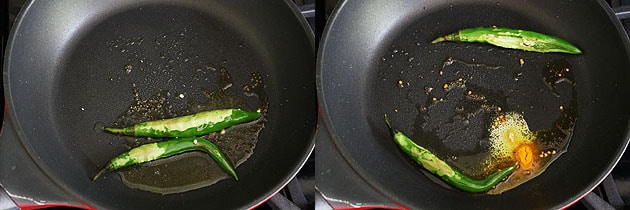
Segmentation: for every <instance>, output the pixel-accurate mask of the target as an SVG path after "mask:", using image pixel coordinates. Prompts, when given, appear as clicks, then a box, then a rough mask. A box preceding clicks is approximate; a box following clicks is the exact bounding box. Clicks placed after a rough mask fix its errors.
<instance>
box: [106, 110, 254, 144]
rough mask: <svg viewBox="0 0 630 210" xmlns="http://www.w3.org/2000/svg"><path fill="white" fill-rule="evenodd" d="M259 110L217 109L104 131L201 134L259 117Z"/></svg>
mask: <svg viewBox="0 0 630 210" xmlns="http://www.w3.org/2000/svg"><path fill="white" fill-rule="evenodd" d="M260 116H261V114H260V113H259V112H250V111H245V110H242V109H219V110H211V111H205V112H199V113H195V114H191V115H186V116H181V117H175V118H170V119H162V120H156V121H149V122H143V123H139V124H135V125H132V126H129V127H126V128H105V130H106V131H108V132H111V133H115V134H123V135H129V136H143V137H155V138H162V137H193V136H201V135H205V134H208V133H212V132H215V131H220V130H221V129H224V128H227V127H230V126H233V125H235V124H238V123H243V122H249V121H253V120H256V119H258V118H260Z"/></svg>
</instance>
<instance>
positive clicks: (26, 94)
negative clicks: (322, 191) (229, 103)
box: [4, 0, 317, 209]
mask: <svg viewBox="0 0 630 210" xmlns="http://www.w3.org/2000/svg"><path fill="white" fill-rule="evenodd" d="M6 54H7V56H6V58H5V59H6V60H5V70H4V82H5V95H6V97H7V105H8V113H9V115H10V118H11V120H12V121H13V123H14V124H15V127H16V130H17V133H18V134H19V138H20V140H21V142H22V144H23V146H24V147H25V148H26V150H27V151H28V153H29V154H30V156H31V157H32V159H33V160H34V161H35V162H36V163H37V164H38V166H39V167H40V168H41V169H42V171H43V172H44V173H45V174H46V175H47V176H48V177H50V179H51V180H54V182H56V183H57V184H58V185H59V186H60V187H61V188H63V189H64V190H66V191H67V192H68V193H69V194H70V195H72V196H74V198H69V199H76V200H80V201H82V202H85V203H86V204H87V205H89V206H92V207H96V208H98V209H197V208H203V209H207V208H216V209H244V208H251V207H254V206H256V205H257V204H259V203H261V202H263V201H265V199H267V198H268V197H270V196H271V195H273V194H274V193H275V192H277V191H278V190H279V189H281V188H282V187H283V186H284V185H285V184H286V183H287V182H288V181H289V180H290V179H291V178H292V177H293V176H294V175H295V174H296V173H297V171H298V170H299V168H300V167H301V166H302V165H303V164H304V162H305V161H306V159H307V157H308V156H309V154H310V153H311V151H312V149H313V147H314V142H313V141H312V135H313V133H314V130H315V125H316V121H317V108H316V104H317V103H316V97H315V95H316V94H315V92H316V91H315V80H314V75H315V67H314V66H315V65H314V62H315V50H314V38H313V34H312V32H311V31H310V29H309V28H308V25H307V24H306V22H305V21H304V20H303V19H302V17H301V15H300V14H299V12H298V11H297V9H296V8H295V7H294V6H291V2H290V1H273V2H266V1H265V2H263V1H261V2H253V1H196V0H187V1H169V0H158V1H31V2H29V3H28V4H27V5H26V6H25V7H24V9H23V11H22V13H21V14H20V16H19V18H18V21H17V22H16V24H15V26H14V28H13V31H12V34H11V37H10V39H9V45H8V47H7V53H6ZM221 68H224V69H225V70H226V71H227V72H229V73H230V76H231V80H232V86H231V87H229V88H227V89H226V94H231V95H237V96H240V97H242V98H245V99H246V100H247V104H248V105H249V107H250V108H253V109H255V108H256V107H257V106H258V103H257V100H256V97H247V96H244V95H243V88H244V86H245V85H247V84H250V83H251V81H250V80H251V78H252V74H259V75H261V79H262V81H263V82H262V84H264V92H265V93H266V96H267V97H268V101H269V109H268V115H267V117H266V120H267V122H266V124H265V128H264V129H263V130H262V131H261V133H260V136H259V140H258V143H257V145H256V147H255V149H254V152H253V155H252V156H251V157H249V159H247V161H245V162H244V163H243V164H242V165H240V166H239V167H237V168H236V171H237V173H238V175H239V178H240V179H239V181H234V180H232V179H225V180H221V181H219V182H218V183H216V184H214V185H212V186H209V187H204V188H201V189H197V190H193V191H189V192H184V193H175V194H167V195H161V194H156V193H150V192H146V191H141V190H135V189H131V188H129V187H127V186H125V185H123V184H122V183H121V180H120V179H119V178H118V176H117V175H116V174H115V173H112V174H107V175H106V176H105V177H103V178H101V179H99V180H97V181H96V182H92V181H91V177H92V176H94V175H95V173H96V172H97V171H98V170H100V167H102V166H103V164H105V163H106V162H107V161H109V159H111V158H112V157H114V156H116V155H118V154H120V153H122V152H124V151H126V150H128V149H129V145H126V144H124V143H123V142H120V141H121V138H120V137H117V136H115V135H111V134H107V133H105V132H103V131H101V130H99V129H95V127H99V126H98V125H99V124H100V125H111V123H113V122H115V121H116V120H117V119H118V117H119V116H121V115H122V114H124V113H125V111H126V110H127V108H128V107H130V106H131V105H133V103H134V102H135V99H134V97H136V98H137V97H139V98H142V99H147V98H150V97H151V96H153V95H155V94H157V93H164V92H168V93H169V94H167V95H168V96H167V97H166V98H167V100H168V102H169V104H170V105H171V106H172V107H171V108H170V111H172V112H173V113H182V112H183V110H185V109H186V107H187V105H188V104H189V103H192V102H198V101H200V102H204V100H205V101H207V100H208V99H207V97H206V96H205V95H204V92H208V91H213V90H215V89H216V88H217V87H218V86H217V83H218V81H219V76H217V75H218V74H216V73H212V71H216V72H219V69H221ZM204 72H205V73H204ZM208 72H210V73H208ZM184 173H186V172H184Z"/></svg>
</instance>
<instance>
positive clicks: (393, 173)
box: [317, 0, 630, 209]
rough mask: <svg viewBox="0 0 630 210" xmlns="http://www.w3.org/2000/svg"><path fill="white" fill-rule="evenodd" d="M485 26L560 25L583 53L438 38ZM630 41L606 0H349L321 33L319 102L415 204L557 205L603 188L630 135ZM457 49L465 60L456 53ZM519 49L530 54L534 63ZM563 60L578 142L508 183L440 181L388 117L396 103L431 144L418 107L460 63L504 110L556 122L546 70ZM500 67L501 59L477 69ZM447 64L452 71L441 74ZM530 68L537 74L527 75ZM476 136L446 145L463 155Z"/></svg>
mask: <svg viewBox="0 0 630 210" xmlns="http://www.w3.org/2000/svg"><path fill="white" fill-rule="evenodd" d="M478 26H486V27H490V26H499V27H509V28H519V29H526V30H533V31H538V32H542V33H546V34H552V35H555V36H559V37H562V38H565V39H567V40H569V41H570V42H573V43H576V44H577V45H578V46H579V47H580V48H581V49H582V50H583V51H584V54H583V55H577V56H573V55H562V54H538V53H531V52H522V51H517V50H506V49H500V48H496V47H493V46H489V45H483V44H465V43H441V44H436V45H431V44H429V42H430V41H431V40H433V39H434V38H436V37H438V36H441V35H445V34H449V33H453V32H455V31H457V30H459V29H463V28H470V27H478ZM628 44H629V43H628V39H627V35H626V34H625V32H623V30H622V27H621V26H620V24H619V21H618V20H617V19H616V18H615V17H614V15H613V14H612V12H611V10H610V8H608V7H607V5H606V4H605V3H604V2H602V1H483V0H474V1H469V0H466V1H463V0H451V1H395V2H392V1H378V2H377V1H343V2H342V3H340V4H339V5H338V7H337V8H336V10H335V12H334V13H333V15H332V18H331V20H330V21H329V23H328V25H327V28H326V29H325V32H324V35H323V38H322V40H321V48H320V54H319V56H318V81H317V82H318V94H319V97H320V107H321V110H322V112H323V116H324V117H323V119H324V120H325V124H326V126H327V127H328V129H329V130H330V133H331V136H332V137H333V139H334V142H335V145H336V146H337V148H338V149H339V150H340V151H341V153H342V155H343V157H344V158H345V159H346V160H347V161H348V162H349V163H350V165H352V167H353V169H355V170H356V171H357V172H358V173H359V174H360V175H361V177H362V178H364V179H365V180H366V181H367V182H368V183H370V184H371V185H372V186H373V187H374V188H375V189H378V190H379V191H380V192H381V193H382V194H383V195H385V196H386V197H387V198H389V199H391V200H392V201H393V202H396V203H400V204H401V205H403V206H405V207H408V208H410V209H502V208H522V209H558V208H562V207H566V206H568V205H570V204H571V203H573V202H575V201H576V200H578V199H579V198H581V197H582V196H584V195H585V194H586V193H587V192H589V191H590V190H592V189H593V188H594V187H595V186H596V185H597V184H598V183H599V182H600V181H601V180H602V179H603V178H604V177H605V176H606V175H607V174H608V173H609V172H610V170H612V168H613V167H614V165H615V164H616V162H617V161H618V159H619V158H620V157H621V155H622V153H623V151H624V149H625V147H626V146H627V144H628V122H629V116H630V111H629V109H628V107H629V106H630V104H629V103H628V100H627V98H626V97H627V96H628V95H630V86H629V84H630V83H629V82H628V81H630V73H629V71H628V69H630V62H629V61H630V60H629V59H628V58H629V55H630V54H629V51H628ZM448 58H453V59H456V60H459V61H455V63H454V64H453V62H451V61H452V60H448ZM519 58H523V59H524V61H525V64H524V65H523V67H519ZM554 60H560V61H563V62H566V63H569V64H570V65H571V66H572V71H573V73H574V80H575V83H574V84H575V87H574V89H573V90H571V86H569V89H568V91H570V92H571V91H572V92H571V93H569V95H572V94H575V100H577V101H576V102H577V106H576V107H577V121H576V124H575V130H574V133H573V137H572V139H571V142H570V145H569V147H568V150H567V152H566V153H565V154H563V155H562V156H560V157H559V159H558V160H556V161H555V162H554V163H552V164H551V166H550V167H549V168H548V169H547V170H546V171H545V172H544V173H543V174H542V175H540V176H539V177H537V178H534V179H533V180H530V181H529V182H527V183H525V184H523V185H521V186H519V187H517V188H515V189H513V190H511V191H508V192H505V193H503V194H500V195H496V196H484V195H473V194H470V193H466V192H462V191H458V190H453V189H447V188H445V187H443V186H440V184H439V181H438V182H435V181H432V180H430V179H429V178H428V177H427V176H425V174H423V170H422V169H420V167H418V166H417V165H416V164H415V163H414V162H412V161H411V159H409V158H408V157H407V156H406V155H405V154H404V153H402V152H401V151H400V150H399V149H398V148H397V146H396V145H395V144H394V143H393V141H392V139H391V137H390V135H389V132H388V130H387V127H386V125H385V123H384V122H383V115H384V114H388V115H389V116H390V118H391V119H392V123H393V124H394V125H395V126H397V127H398V128H399V129H401V130H402V131H403V132H405V133H407V134H408V135H410V137H411V138H413V139H415V140H416V141H417V142H418V143H419V144H421V145H423V142H424V141H423V138H422V136H421V135H419V132H418V128H419V127H420V126H419V125H418V124H417V123H418V119H417V116H418V115H419V114H418V113H419V112H421V110H422V108H419V107H420V106H421V105H422V104H425V102H426V101H427V100H431V99H430V98H427V97H426V96H425V92H429V91H428V90H427V89H426V87H429V88H430V87H432V88H435V89H436V91H439V89H441V88H442V86H441V84H444V81H439V79H440V78H443V77H445V76H446V75H447V74H450V75H451V76H453V78H454V79H456V78H457V77H464V78H466V79H467V80H470V81H471V82H470V83H477V84H478V85H488V86H483V87H484V88H488V89H492V90H493V91H494V93H498V95H502V96H501V97H502V98H503V100H498V101H497V102H496V103H499V104H501V105H502V108H503V110H504V111H515V112H520V113H523V114H524V116H525V119H526V120H527V121H528V123H530V128H532V129H536V128H543V127H548V126H549V125H551V122H553V121H552V120H553V119H556V118H557V117H555V116H558V112H557V110H558V104H559V103H560V102H558V101H557V100H559V99H557V98H556V97H553V96H552V97H549V98H545V97H548V96H550V95H553V93H551V90H550V89H549V88H547V87H545V85H544V83H543V81H542V78H543V76H542V75H541V72H542V69H543V68H545V64H546V63H548V62H550V61H554ZM460 61H461V62H460ZM451 64H452V65H451ZM455 67H456V68H455ZM494 67H500V68H499V69H498V70H499V71H495V72H494V73H486V74H479V75H467V74H468V73H469V71H480V68H481V69H486V68H489V69H493V68H494ZM443 68H445V70H444V72H445V75H444V76H435V75H438V73H439V72H440V70H442V69H443ZM456 69H459V70H461V72H459V73H458V72H457V70H456ZM514 69H518V70H517V71H515V70H514ZM532 72H533V73H534V74H535V75H532ZM506 73H507V74H508V75H507V76H505V74H506ZM501 75H503V76H501ZM479 77H481V78H479ZM530 77H531V78H530ZM472 78H475V79H477V80H475V79H472ZM506 78H507V80H506ZM528 78H529V80H527V81H531V82H525V83H523V80H524V79H528ZM532 78H533V79H532ZM515 79H521V80H520V82H517V81H515ZM508 80H509V81H508ZM398 81H401V82H400V83H399V82H398ZM446 81H449V80H446ZM433 83H435V84H433ZM490 84H491V85H490ZM515 84H523V85H524V86H521V87H515V86H514V85H515ZM540 85H542V86H540ZM543 92H547V94H540V93H543ZM530 93H531V94H530ZM561 95H566V94H561ZM569 98H571V97H569ZM568 100H570V99H568ZM565 102H566V101H565ZM554 110H556V111H554ZM552 116H553V117H552ZM437 117H440V116H439V115H437ZM440 126H441V125H440ZM461 137H462V138H465V137H467V136H466V135H462V136H461ZM465 143H469V142H458V141H452V143H451V144H443V145H446V146H449V147H451V148H448V149H449V151H450V150H458V151H460V152H461V153H457V154H462V155H463V154H466V151H467V150H466V148H465V147H466V146H465V145H463V144H465ZM429 146H430V147H431V148H435V147H436V146H435V145H429ZM429 177H430V176H429Z"/></svg>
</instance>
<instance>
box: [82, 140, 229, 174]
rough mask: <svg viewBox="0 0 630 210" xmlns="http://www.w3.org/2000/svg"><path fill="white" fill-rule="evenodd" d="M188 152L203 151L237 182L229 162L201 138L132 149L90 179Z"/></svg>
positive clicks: (212, 145)
mask: <svg viewBox="0 0 630 210" xmlns="http://www.w3.org/2000/svg"><path fill="white" fill-rule="evenodd" d="M189 151H203V152H205V153H208V155H210V157H212V159H214V161H215V162H217V164H219V166H220V167H221V168H222V169H223V170H224V171H225V172H227V173H228V174H229V175H231V176H232V177H234V179H235V180H237V181H238V176H237V175H236V171H235V170H234V167H233V166H232V163H231V162H230V160H229V159H228V158H227V157H226V156H225V155H224V154H223V153H222V152H221V150H219V148H218V147H217V146H216V145H215V144H213V143H212V142H210V141H208V140H206V139H204V138H201V137H192V138H179V139H173V140H168V141H160V142H154V143H150V144H144V145H141V146H138V147H136V148H133V149H131V150H129V151H127V152H124V153H122V154H120V155H118V156H117V157H115V158H113V159H112V160H111V161H109V162H108V163H107V165H106V166H105V167H104V168H103V169H102V170H101V171H99V172H98V173H97V174H96V175H95V176H94V178H92V181H95V180H96V179H98V177H100V176H101V175H103V174H105V173H108V172H112V171H115V170H117V169H120V168H124V167H128V166H132V165H136V164H140V163H146V162H149V161H153V160H157V159H161V158H166V157H170V156H173V155H177V154H181V153H184V152H189Z"/></svg>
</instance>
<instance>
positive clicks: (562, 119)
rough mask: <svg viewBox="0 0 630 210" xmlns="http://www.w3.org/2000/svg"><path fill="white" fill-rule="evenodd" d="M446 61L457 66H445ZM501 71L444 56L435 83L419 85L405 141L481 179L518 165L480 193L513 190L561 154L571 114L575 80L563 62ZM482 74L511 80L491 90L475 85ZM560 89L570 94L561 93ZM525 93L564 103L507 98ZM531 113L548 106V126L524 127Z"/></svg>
mask: <svg viewBox="0 0 630 210" xmlns="http://www.w3.org/2000/svg"><path fill="white" fill-rule="evenodd" d="M454 63H460V64H459V65H455V66H449V65H453V64H454ZM521 63H522V62H520V63H516V64H515V65H517V66H515V68H519V67H520V65H521ZM449 68H451V69H449ZM462 68H463V69H462ZM505 68H506V67H503V66H502V67H495V66H492V65H485V64H483V65H482V64H469V63H465V62H462V61H458V60H454V59H452V58H449V60H447V61H445V64H444V65H443V66H442V70H440V71H437V72H436V73H437V74H439V76H438V79H436V80H431V82H427V83H426V84H425V86H424V88H423V90H424V91H425V94H426V96H427V97H426V100H425V102H424V103H421V104H419V105H418V106H417V107H418V113H419V115H418V117H417V118H416V119H417V120H416V122H415V125H414V127H415V129H414V130H413V136H412V138H413V139H415V140H416V142H417V143H418V144H420V145H423V146H425V147H427V148H428V149H429V150H431V151H433V152H434V153H435V154H436V155H438V156H439V157H441V158H442V159H444V160H446V161H447V162H448V163H449V164H450V165H452V166H453V167H455V168H456V169H457V170H459V171H461V172H462V173H464V174H466V175H468V176H470V177H473V178H477V179H481V178H484V177H486V176H488V175H489V174H491V173H493V172H495V171H497V170H500V169H502V168H505V167H508V166H511V165H513V164H514V163H518V164H519V167H518V169H517V170H515V171H514V172H513V174H512V175H511V176H510V177H509V178H507V179H506V180H504V181H503V182H501V183H500V184H499V185H497V186H496V187H495V188H493V189H491V190H490V191H488V192H487V193H488V194H499V193H502V192H505V191H507V190H510V189H513V188H514V187H517V186H519V185H521V184H523V183H525V182H527V181H529V180H531V179H533V178H535V177H536V176H538V175H540V174H541V173H543V172H544V171H545V170H546V168H547V167H548V166H549V165H550V164H551V163H552V162H553V161H554V160H556V159H557V158H558V157H559V156H560V155H561V154H563V153H565V152H566V150H567V146H568V144H569V141H570V139H571V135H572V132H573V127H574V124H575V121H576V115H577V113H576V94H575V90H574V87H575V81H574V79H573V75H572V74H573V73H572V71H571V66H570V65H569V63H568V62H567V61H566V60H563V59H558V60H552V61H550V62H547V63H545V64H544V66H543V67H541V68H539V71H537V72H531V71H528V72H519V73H518V74H512V73H510V71H508V70H507V69H505ZM510 68H511V67H510ZM455 69H457V70H455ZM540 69H542V70H540ZM495 70H496V71H495ZM484 71H487V72H492V73H493V74H494V73H497V72H500V73H504V74H511V76H509V77H508V76H506V77H505V78H504V79H506V78H511V77H513V78H518V79H519V80H512V81H514V82H510V84H508V85H505V84H503V86H509V85H514V86H512V87H510V88H508V89H509V90H505V89H503V90H501V89H502V88H495V89H490V88H488V87H492V85H488V84H481V83H479V81H478V80H475V78H479V77H485V75H484V74H480V73H479V72H484ZM438 72H439V73H438ZM453 72H457V73H458V74H457V77H453V75H452V74H451V73H453ZM461 72H469V73H470V74H469V75H467V74H461ZM540 72H542V74H541V73H540ZM534 73H536V74H534ZM541 75H542V76H541ZM541 77H542V79H541ZM444 78H447V79H444ZM448 78H456V79H454V80H453V79H450V80H449V79H448ZM536 78H537V79H536ZM534 82H536V83H539V84H540V85H539V86H536V87H542V88H543V89H536V88H534V89H533V90H531V87H532V86H531V83H534ZM429 83H430V84H429ZM527 83H529V84H527ZM519 84H525V85H527V86H525V87H527V88H529V89H530V90H525V89H526V88H524V87H522V86H519ZM397 85H398V84H397ZM567 86H568V87H569V89H571V90H570V91H565V90H563V88H565V89H566V88H567ZM497 87H500V86H497ZM527 91H534V92H546V94H549V95H551V98H554V99H557V100H558V101H565V102H566V101H568V103H563V104H562V105H559V106H556V107H533V106H529V105H528V106H521V104H516V103H515V101H518V100H515V99H514V98H515V97H529V96H528V93H530V92H527ZM507 93H511V94H507ZM530 100H532V99H530ZM549 104H553V103H549ZM533 109H555V110H551V111H552V112H553V113H554V115H553V116H557V118H555V120H553V118H550V119H552V120H550V121H552V122H550V123H549V124H545V126H544V127H541V126H540V124H538V126H537V128H536V129H531V128H530V124H531V123H533V122H534V121H532V122H528V121H527V119H528V118H529V119H537V117H539V116H533V115H532V114H529V113H530V112H534V111H532V110H533ZM432 180H434V181H437V182H440V181H439V180H437V179H432ZM440 184H441V183H440ZM441 185H443V184H441Z"/></svg>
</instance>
